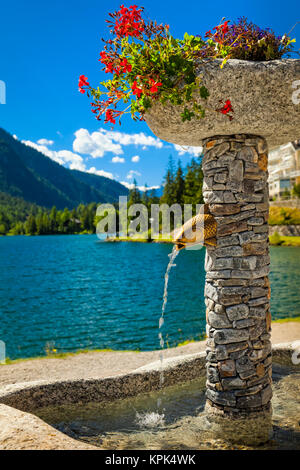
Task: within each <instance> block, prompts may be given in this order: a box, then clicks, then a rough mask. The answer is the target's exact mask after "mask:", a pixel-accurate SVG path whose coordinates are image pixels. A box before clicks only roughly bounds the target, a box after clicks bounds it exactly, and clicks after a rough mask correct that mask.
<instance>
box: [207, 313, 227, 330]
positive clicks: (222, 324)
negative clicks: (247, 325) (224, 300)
mask: <svg viewBox="0 0 300 470" xmlns="http://www.w3.org/2000/svg"><path fill="white" fill-rule="evenodd" d="M208 323H209V324H210V326H212V327H213V328H232V323H231V322H230V321H229V320H228V318H227V317H226V315H222V314H221V315H218V314H217V313H214V312H209V314H208Z"/></svg>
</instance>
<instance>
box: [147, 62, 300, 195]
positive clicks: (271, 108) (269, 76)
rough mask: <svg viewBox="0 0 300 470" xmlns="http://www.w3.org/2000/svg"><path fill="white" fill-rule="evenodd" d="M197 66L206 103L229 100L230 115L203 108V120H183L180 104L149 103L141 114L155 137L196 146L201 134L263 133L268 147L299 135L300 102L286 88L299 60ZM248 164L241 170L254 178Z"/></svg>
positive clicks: (296, 76) (262, 161)
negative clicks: (232, 114) (204, 112)
mask: <svg viewBox="0 0 300 470" xmlns="http://www.w3.org/2000/svg"><path fill="white" fill-rule="evenodd" d="M197 71H198V74H199V75H200V74H201V75H202V77H203V78H202V80H203V84H204V85H205V86H206V87H207V88H208V90H209V92H210V96H209V98H208V100H207V103H206V104H207V107H209V108H210V109H212V110H215V109H217V108H219V107H220V103H219V100H222V99H223V100H226V99H230V100H231V103H232V106H233V109H234V118H233V120H232V121H229V120H228V118H226V116H223V115H222V114H220V113H216V112H214V111H207V112H206V116H205V118H204V119H199V120H196V119H195V120H192V121H186V122H184V123H183V122H182V121H181V117H180V113H181V112H182V109H181V108H180V107H178V106H173V105H171V104H168V106H163V105H162V104H160V103H155V104H154V105H153V106H152V108H150V110H149V111H147V113H146V116H145V118H146V121H147V124H148V125H149V127H150V128H151V130H152V131H153V132H154V134H155V135H157V137H159V138H161V139H163V140H166V141H168V142H172V143H174V144H179V145H195V146H200V145H201V143H202V139H205V138H207V137H214V136H217V135H229V134H254V135H262V136H263V137H265V138H266V140H267V142H268V144H269V147H270V148H272V147H276V146H278V145H281V144H284V143H286V142H289V141H291V140H295V139H297V138H298V137H299V128H300V105H297V104H293V101H292V93H293V92H294V91H295V90H294V89H293V88H292V83H293V82H294V81H295V80H300V59H282V60H274V61H269V62H250V61H244V60H236V59H234V60H233V59H231V60H229V61H228V62H227V63H226V64H225V66H224V67H223V69H221V68H220V61H218V60H216V61H209V62H207V63H205V64H204V63H200V64H199V65H198V67H197ZM195 98H196V99H197V100H198V101H199V102H200V103H201V102H202V104H205V103H204V102H203V100H201V99H200V98H199V99H198V94H196V95H195ZM212 140H213V139H212ZM252 140H253V139H252V137H249V138H248V139H247V141H246V145H247V146H248V145H249V146H251V145H252ZM239 143H240V142H239V140H238V139H237V140H236V141H233V142H232V145H233V146H234V148H236V149H238V148H239V146H238V144H239ZM226 149H227V142H225V143H224V142H223V146H222V148H218V149H217V150H216V151H217V152H221V153H222V152H223V153H224V152H225V151H226ZM258 150H259V152H258V153H259V154H260V157H259V158H258V166H259V169H261V170H266V162H267V156H266V153H265V151H266V146H265V144H264V143H263V142H259V143H258ZM253 157H254V161H253V163H254V165H256V163H257V161H255V160H256V159H257V156H256V155H255V154H254V156H253ZM239 158H241V159H243V161H245V163H248V161H249V160H248V159H250V158H251V155H250V154H249V153H248V152H244V151H243V155H241V153H240V155H239ZM249 163H250V165H249V166H246V171H248V172H249V174H251V173H252V175H253V174H254V176H253V178H254V179H255V178H256V177H255V173H257V171H256V167H253V166H252V168H251V162H249ZM253 170H254V171H253ZM236 171H238V170H236ZM249 178H252V176H249ZM216 202H217V201H216ZM227 202H229V201H227Z"/></svg>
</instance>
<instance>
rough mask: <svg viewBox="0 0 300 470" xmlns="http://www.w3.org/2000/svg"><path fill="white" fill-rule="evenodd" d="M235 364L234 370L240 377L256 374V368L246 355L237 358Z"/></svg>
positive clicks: (245, 377)
mask: <svg viewBox="0 0 300 470" xmlns="http://www.w3.org/2000/svg"><path fill="white" fill-rule="evenodd" d="M235 365H236V371H237V373H238V374H239V376H240V377H241V378H242V379H248V378H249V377H252V376H253V375H255V374H256V368H255V366H254V364H253V363H252V362H251V360H250V359H249V357H247V356H244V357H241V358H240V359H237V360H236V364H235Z"/></svg>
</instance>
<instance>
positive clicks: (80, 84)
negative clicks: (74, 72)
mask: <svg viewBox="0 0 300 470" xmlns="http://www.w3.org/2000/svg"><path fill="white" fill-rule="evenodd" d="M87 80H88V78H87V77H85V76H84V75H80V77H79V82H78V87H79V91H80V93H85V90H84V89H83V88H82V87H84V86H90V84H89V82H88V81H87Z"/></svg>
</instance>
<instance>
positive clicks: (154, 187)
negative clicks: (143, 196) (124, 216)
mask: <svg viewBox="0 0 300 470" xmlns="http://www.w3.org/2000/svg"><path fill="white" fill-rule="evenodd" d="M120 183H121V184H123V185H124V186H126V188H128V189H133V188H134V183H128V181H120ZM159 187H160V186H147V187H146V186H137V188H138V189H139V190H140V191H151V190H152V189H159Z"/></svg>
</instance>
